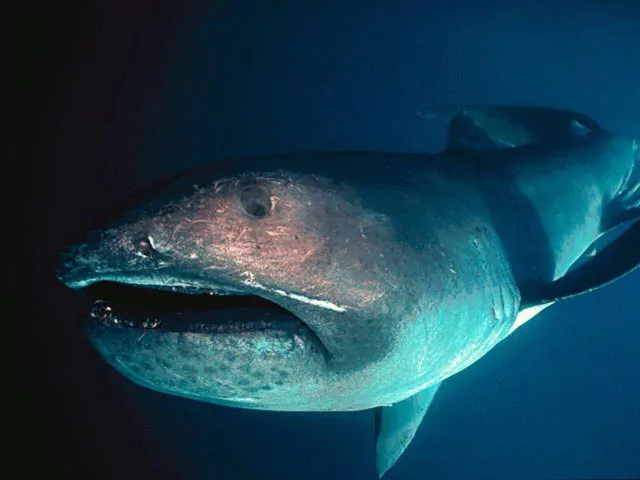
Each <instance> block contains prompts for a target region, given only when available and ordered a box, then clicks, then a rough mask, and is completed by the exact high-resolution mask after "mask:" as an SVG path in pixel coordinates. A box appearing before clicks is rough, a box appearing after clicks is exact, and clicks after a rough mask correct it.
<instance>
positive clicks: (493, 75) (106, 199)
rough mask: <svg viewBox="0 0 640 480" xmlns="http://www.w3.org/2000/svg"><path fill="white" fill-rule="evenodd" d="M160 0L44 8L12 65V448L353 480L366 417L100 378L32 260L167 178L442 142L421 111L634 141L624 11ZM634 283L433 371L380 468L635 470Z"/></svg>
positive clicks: (638, 384) (539, 5)
mask: <svg viewBox="0 0 640 480" xmlns="http://www.w3.org/2000/svg"><path fill="white" fill-rule="evenodd" d="M174 3H176V2H158V3H157V4H156V5H153V6H143V5H142V2H139V3H136V4H135V5H129V4H126V3H125V2H115V3H114V2H102V3H94V4H90V6H88V7H85V8H83V9H82V10H81V11H80V12H74V13H73V14H72V13H69V12H68V11H66V12H63V13H62V14H61V18H58V17H55V16H54V18H52V20H51V22H52V23H51V24H50V25H49V28H50V30H48V31H50V32H51V35H50V36H43V37H42V38H44V40H42V44H43V47H42V48H43V50H42V52H44V53H43V54H41V55H35V54H34V55H35V56H34V58H35V59H36V60H37V64H38V65H39V66H38V67H34V68H33V69H32V70H31V73H32V76H31V77H30V78H31V83H30V84H29V86H30V88H32V90H31V91H32V92H34V93H33V94H32V96H30V97H29V98H28V100H29V101H28V102H27V103H26V105H27V107H25V110H24V111H23V113H24V117H25V118H26V119H27V120H28V121H27V122H25V123H24V125H28V126H29V127H30V129H29V131H28V132H27V133H26V134H25V138H26V139H28V140H29V141H28V142H27V143H26V144H25V145H27V144H28V145H27V147H28V148H26V151H27V152H28V154H29V159H30V160H31V163H30V166H31V168H30V170H29V172H28V173H29V174H30V183H29V188H28V189H27V192H28V193H29V194H28V195H27V197H28V200H26V201H24V202H23V205H22V206H23V207H24V212H25V213H24V218H23V231H25V232H27V234H26V235H25V240H24V241H23V242H22V247H23V248H24V250H21V252H22V253H21V254H20V256H19V259H20V260H21V261H22V263H23V267H22V271H23V273H25V272H27V275H28V277H25V279H24V282H25V283H24V284H25V285H26V286H25V288H24V289H23V290H25V291H26V295H27V296H28V298H29V300H28V301H25V302H24V303H22V304H21V311H22V312H23V313H22V314H21V315H20V316H18V317H17V318H18V323H19V332H20V334H21V335H20V337H19V338H20V343H19V348H20V349H21V351H22V352H23V353H24V354H23V355H22V356H21V357H20V358H21V359H22V360H24V362H22V363H24V365H25V367H24V369H22V370H19V371H20V372H23V373H22V383H23V384H24V388H23V390H24V391H25V398H27V399H28V401H27V404H28V413H27V414H26V418H27V419H28V421H27V424H26V425H25V427H24V428H23V429H21V432H22V433H24V434H25V435H26V437H27V438H28V439H29V440H28V441H25V442H24V446H23V447H21V448H22V449H29V450H31V451H33V449H35V450H36V452H38V455H39V458H41V462H46V465H49V466H50V468H51V471H53V470H54V469H58V470H59V471H60V472H63V474H64V475H65V476H66V477H67V478H145V477H148V476H151V475H154V476H155V477H156V478H184V479H204V478H207V479H213V478H215V479H283V480H288V479H328V478H336V479H367V480H368V479H373V478H376V477H375V460H374V450H373V440H374V439H373V413H372V412H358V413H348V414H346V413H342V414H311V413H309V414H286V413H272V412H254V411H246V410H237V409H228V408H222V407H217V406H213V405H208V404H202V403H197V402H192V401H187V400H182V399H180V398H175V397H169V396H164V395H160V394H157V393H154V392H151V391H147V390H143V389H141V388H139V387H137V386H134V385H133V384H131V383H129V382H128V381H126V380H124V379H123V378H121V377H120V376H118V375H117V374H116V373H115V372H113V371H111V370H110V369H109V368H108V367H107V366H106V365H104V364H103V363H102V361H101V360H100V359H99V358H98V356H97V354H95V353H94V352H93V351H91V349H90V348H89V347H88V345H86V343H85V342H84V340H83V337H82V333H81V330H80V328H79V325H78V322H79V319H81V318H82V316H83V315H84V311H83V306H82V305H80V304H78V302H77V299H76V298H75V296H74V295H73V294H72V293H71V292H67V291H66V290H65V289H64V288H63V287H62V286H60V285H57V284H56V283H55V281H54V280H53V278H52V277H51V276H50V275H49V273H48V270H47V268H48V267H47V266H48V265H49V264H48V263H47V262H48V261H49V259H50V256H51V255H53V252H55V251H57V249H59V248H60V247H61V246H62V245H63V244H64V242H65V240H66V239H67V238H68V236H69V235H70V234H72V233H73V231H74V230H75V229H77V228H79V227H80V226H81V225H82V223H83V222H85V221H87V220H88V219H89V218H91V217H92V216H94V215H96V214H97V213H99V212H100V210H102V209H104V208H105V207H107V206H108V205H109V203H110V202H111V201H113V200H114V199H116V198H118V197H120V196H121V195H123V194H124V193H125V192H127V191H128V190H129V189H131V188H134V187H137V186H140V185H142V184H144V183H147V182H149V181H151V180H155V179H157V178H161V177H163V176H165V175H168V174H170V173H174V172H177V171H179V170H182V169H184V168H190V167H195V166H200V165H205V164H209V163H211V162H215V161H216V160H219V159H222V158H225V157H228V156H234V155H240V154H247V153H257V154H262V153H270V152H280V151H287V150H300V149H303V150H313V149H317V150H322V149H363V150H389V151H413V152H422V151H427V150H429V151H432V150H433V149H434V148H437V147H438V145H440V143H441V138H440V137H441V135H442V133H443V132H442V131H438V129H437V128H436V129H434V127H433V126H429V125H427V124H425V123H424V122H423V121H422V120H420V118H418V116H417V115H416V112H417V110H418V109H419V107H420V106H421V105H423V104H425V103H451V102H453V103H485V104H486V103H509V104H534V105H547V106H553V107H560V108H569V109H575V110H578V111H581V112H584V113H587V114H589V115H591V116H592V117H593V118H594V119H596V120H597V121H598V122H600V123H601V124H602V125H603V126H604V127H606V128H608V129H611V130H613V131H615V132H618V133H621V134H626V135H635V136H636V137H640V54H639V52H640V28H639V27H638V25H640V5H638V4H637V3H636V2H632V1H626V2H623V1H613V0H612V1H608V2H595V1H591V2H589V1H582V2H568V1H557V2H524V1H523V2H510V1H503V2H475V1H471V0H469V1H467V2H464V1H453V0H450V1H433V2H427V1H394V2H382V1H351V2H345V1H342V2H339V1H332V0H325V1H322V2H300V1H258V0H253V1H251V0H244V1H233V2H231V1H230V2H221V3H217V4H211V3H209V4H207V2H201V3H200V4H196V3H193V4H191V5H190V6H189V7H186V6H180V7H177V6H176V5H174ZM480 4H483V6H480ZM60 20H63V21H60ZM41 21H42V20H41ZM45 23H46V22H45ZM34 61H35V60H34ZM25 91H27V90H25ZM439 142H440V143H439ZM17 158H18V157H17ZM639 293H640V273H638V272H636V273H635V274H633V275H631V276H629V277H628V278H625V279H624V280H622V281H620V282H617V283H616V284H614V285H612V286H610V287H607V288H605V289H603V290H601V291H598V292H595V293H592V294H590V295H586V296H584V297H581V298H578V299H575V300H571V301H567V302H565V303H563V304H561V305H556V306H554V307H552V308H550V309H549V310H547V311H545V312H544V313H542V314H541V315H540V316H539V317H537V318H536V319H534V320H532V321H531V322H530V323H529V324H527V325H526V326H524V327H522V328H521V329H520V330H518V331H517V332H516V333H515V334H514V335H513V336H512V337H510V338H509V339H507V340H506V341H504V342H503V343H502V344H500V345H499V346H498V347H497V348H496V349H495V350H494V351H493V352H491V353H490V354H488V355H487V356H486V357H484V358H483V359H482V360H481V361H479V362H478V363H477V364H475V365H473V366H472V367H470V368H469V369H467V370H465V371H464V372H462V373H460V374H458V375H456V376H455V377H453V378H451V379H449V380H447V381H446V382H445V383H444V384H443V386H442V388H441V390H440V392H439V393H438V395H437V397H436V399H435V401H434V403H433V405H432V408H431V410H430V411H429V412H428V414H427V416H426V417H425V420H424V423H423V425H422V427H421V428H420V430H419V431H418V434H417V435H416V438H415V439H414V441H413V443H412V444H411V446H410V447H409V449H408V450H407V452H406V453H405V455H404V456H403V457H402V458H401V460H400V461H399V463H398V464H397V465H396V467H394V468H393V469H392V470H391V471H390V472H389V474H388V477H386V478H388V479H389V480H399V479H405V480H410V479H415V480H418V479H420V480H422V479H429V480H440V479H462V478H477V479H515V478H545V479H551V478H554V479H555V478H583V479H585V478H640V373H639V371H640V370H639V369H640V360H639V359H640V314H639V313H638V311H639V310H640V303H639V300H638V297H639V295H638V294H639ZM25 408H26V407H25ZM20 445H22V444H20Z"/></svg>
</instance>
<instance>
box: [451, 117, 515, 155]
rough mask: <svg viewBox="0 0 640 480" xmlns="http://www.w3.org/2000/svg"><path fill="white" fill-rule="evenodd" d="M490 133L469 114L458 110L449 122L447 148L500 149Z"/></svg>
mask: <svg viewBox="0 0 640 480" xmlns="http://www.w3.org/2000/svg"><path fill="white" fill-rule="evenodd" d="M500 148H504V147H501V146H500V145H498V144H497V143H496V142H494V141H493V140H492V139H491V137H490V136H489V134H488V133H487V132H486V131H485V130H484V129H483V128H482V127H480V126H479V125H477V124H476V122H475V121H474V119H473V118H472V117H470V116H469V115H465V113H464V112H463V111H460V112H458V113H457V114H456V115H455V116H454V117H453V118H452V119H451V121H450V122H449V132H448V143H447V150H499V149H500Z"/></svg>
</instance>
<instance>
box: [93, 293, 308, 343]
mask: <svg viewBox="0 0 640 480" xmlns="http://www.w3.org/2000/svg"><path fill="white" fill-rule="evenodd" d="M81 291H82V293H84V294H85V295H86V296H87V297H89V298H90V299H91V300H92V301H93V304H92V307H91V310H90V314H89V317H90V322H91V323H92V324H94V325H95V324H98V325H102V326H109V327H120V328H134V329H140V330H155V331H166V332H202V333H205V332H208V333H244V332H246V333H248V332H251V331H263V330H268V329H283V328H287V329H290V328H293V329H299V328H304V329H307V330H309V332H308V333H312V332H311V331H310V329H309V328H308V327H307V325H306V324H304V322H302V320H300V319H299V318H298V317H297V316H295V315H294V314H293V313H291V312H290V311H288V310H286V309H285V308H283V307H281V306H280V305H278V304H277V303H275V302H272V301H270V300H267V299H265V298H263V297H260V296H257V295H221V294H218V293H211V292H206V293H202V291H201V290H193V289H189V288H178V287H172V288H171V289H170V290H164V289H160V288H153V287H146V286H144V287H143V286H138V285H130V284H125V283H118V282H109V281H101V282H97V283H94V284H92V285H89V286H87V287H85V288H83V289H82V290H81Z"/></svg>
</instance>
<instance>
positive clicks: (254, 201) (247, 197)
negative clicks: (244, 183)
mask: <svg viewBox="0 0 640 480" xmlns="http://www.w3.org/2000/svg"><path fill="white" fill-rule="evenodd" d="M240 205H241V206H242V209H243V210H244V211H245V213H247V214H248V215H251V216H252V217H257V218H260V217H264V216H266V215H268V214H269V212H270V211H271V197H270V196H269V193H268V192H267V191H266V190H265V189H264V188H262V187H260V186H258V185H249V186H248V187H245V188H243V189H242V191H241V192H240Z"/></svg>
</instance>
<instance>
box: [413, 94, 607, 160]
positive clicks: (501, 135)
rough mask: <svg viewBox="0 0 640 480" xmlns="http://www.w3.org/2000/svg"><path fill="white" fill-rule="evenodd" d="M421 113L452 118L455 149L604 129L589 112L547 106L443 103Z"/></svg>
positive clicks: (554, 140) (543, 141)
mask: <svg viewBox="0 0 640 480" xmlns="http://www.w3.org/2000/svg"><path fill="white" fill-rule="evenodd" d="M418 115H419V116H420V117H421V118H423V119H425V120H433V119H443V120H446V121H449V122H450V126H449V148H453V149H460V148H463V149H466V150H495V149H504V148H509V147H519V146H523V145H557V144H559V143H562V142H566V141H568V140H572V139H573V140H581V139H586V138H589V137H590V136H591V135H593V134H595V133H599V132H601V131H603V130H602V128H601V127H600V125H598V123H597V122H595V121H594V120H592V119H591V118H589V117H588V116H587V115H584V114H582V113H578V112H573V111H571V110H561V109H555V108H548V107H528V106H527V107H523V106H507V105H504V106H502V105H495V106H493V105H466V106H462V105H450V106H447V105H442V106H433V107H425V108H423V109H421V110H420V111H419V112H418Z"/></svg>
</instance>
